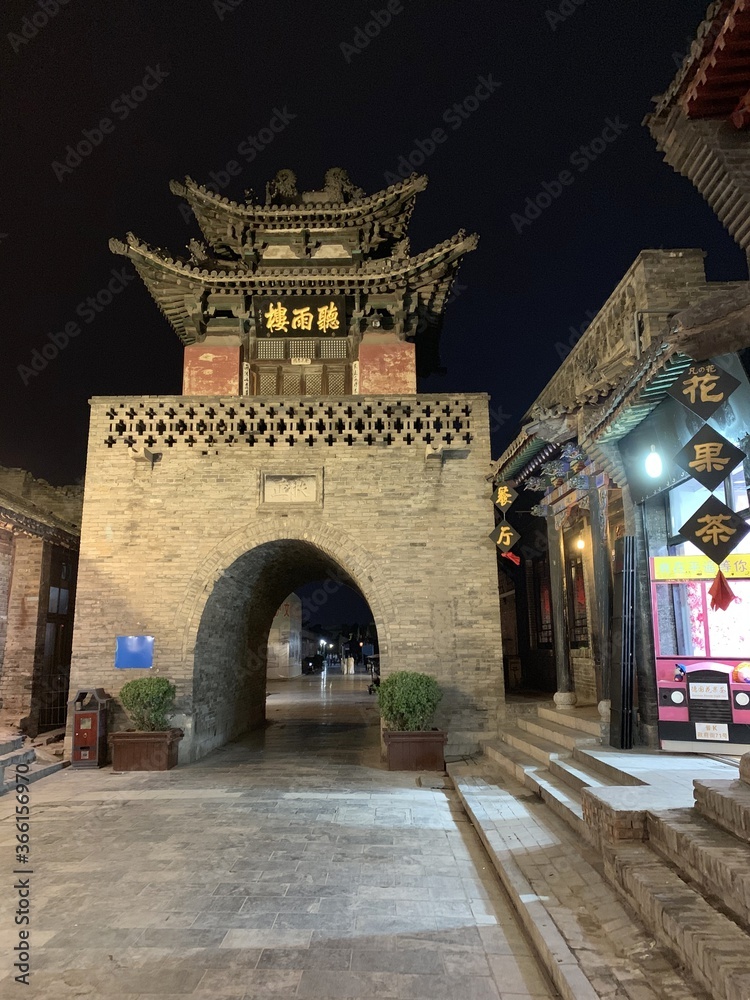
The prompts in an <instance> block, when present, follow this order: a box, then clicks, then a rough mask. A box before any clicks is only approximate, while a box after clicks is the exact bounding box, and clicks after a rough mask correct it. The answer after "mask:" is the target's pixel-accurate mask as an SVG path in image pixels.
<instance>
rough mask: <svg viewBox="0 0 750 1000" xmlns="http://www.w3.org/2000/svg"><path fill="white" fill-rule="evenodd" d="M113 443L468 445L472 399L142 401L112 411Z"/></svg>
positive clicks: (149, 445)
mask: <svg viewBox="0 0 750 1000" xmlns="http://www.w3.org/2000/svg"><path fill="white" fill-rule="evenodd" d="M107 417H108V419H109V428H108V430H109V433H108V435H107V437H106V438H105V440H104V444H106V445H107V446H108V447H109V448H114V447H115V446H116V445H119V444H124V445H126V446H127V447H129V448H133V447H137V448H141V447H143V446H144V445H145V446H146V447H147V448H152V449H154V448H155V449H166V448H179V447H185V446H186V447H188V448H194V447H196V446H197V447H198V448H215V447H217V446H219V445H221V446H231V445H238V446H242V445H244V446H250V447H257V446H270V447H291V446H293V445H297V444H299V445H303V446H305V445H307V446H309V447H315V446H320V445H326V446H328V447H333V446H334V445H339V446H340V445H345V446H350V447H351V446H354V445H368V446H373V445H381V446H382V445H386V446H390V445H418V444H444V445H452V446H454V447H456V446H459V447H468V446H469V445H470V444H471V442H472V440H473V435H472V430H471V406H470V405H469V404H468V403H467V402H465V401H461V400H451V399H427V400H424V399H423V400H420V399H419V398H417V399H415V400H412V401H409V402H400V401H396V402H388V401H386V400H378V401H375V402H367V401H364V400H353V399H320V400H310V399H307V400H306V399H294V400H289V399H285V400H264V401H260V400H257V399H253V400H244V399H238V400H234V401H232V402H224V401H222V402H216V401H214V402H208V401H207V402H205V403H199V402H194V401H191V402H186V403H178V402H175V403H171V404H170V403H165V402H158V401H149V400H143V401H142V402H139V403H133V402H128V403H122V404H114V405H112V406H110V407H109V409H108V410H107Z"/></svg>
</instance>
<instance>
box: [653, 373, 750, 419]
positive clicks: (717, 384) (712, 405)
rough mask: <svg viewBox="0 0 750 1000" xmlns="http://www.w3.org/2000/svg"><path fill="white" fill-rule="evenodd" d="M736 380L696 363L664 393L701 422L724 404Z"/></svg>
mask: <svg viewBox="0 0 750 1000" xmlns="http://www.w3.org/2000/svg"><path fill="white" fill-rule="evenodd" d="M739 384H740V383H739V380H738V379H736V378H735V377H734V375H730V374H729V372H725V371H724V369H723V368H720V367H719V366H718V365H714V364H712V363H711V362H710V361H696V362H695V363H694V364H692V365H691V366H690V367H689V368H688V370H687V371H686V372H684V373H683V374H682V375H680V377H679V378H678V379H677V381H676V382H675V383H674V385H672V386H671V387H670V388H669V389H667V392H668V393H669V395H670V396H674V398H675V399H676V400H677V401H678V402H679V403H682V405H683V406H687V408H688V409H689V410H692V411H693V413H696V414H697V415H698V416H699V417H701V419H702V420H708V418H709V417H710V416H711V414H712V413H714V412H715V411H716V410H718V408H719V407H720V406H721V405H722V404H724V403H726V401H727V400H728V399H729V397H730V396H731V395H732V393H733V392H734V390H735V389H736V388H737V386H738V385H739Z"/></svg>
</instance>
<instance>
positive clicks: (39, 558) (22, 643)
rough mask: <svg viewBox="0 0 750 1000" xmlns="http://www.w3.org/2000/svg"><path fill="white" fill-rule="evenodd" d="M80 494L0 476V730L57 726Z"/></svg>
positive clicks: (26, 476) (61, 720)
mask: <svg viewBox="0 0 750 1000" xmlns="http://www.w3.org/2000/svg"><path fill="white" fill-rule="evenodd" d="M82 502H83V490H82V489H81V488H80V487H76V486H70V487H63V488H56V487H54V486H50V485H49V483H46V482H44V480H40V479H35V478H34V477H33V476H32V475H31V474H30V473H28V472H25V471H24V470H23V469H6V468H0V726H3V727H8V728H13V729H16V728H18V729H21V730H23V731H24V732H25V733H27V734H28V735H29V736H36V735H37V734H38V733H40V732H46V731H48V730H51V729H56V728H58V727H59V726H63V725H65V717H66V713H67V698H68V681H69V676H70V657H71V641H72V633H73V612H74V608H75V586H76V573H77V567H78V546H79V538H80V530H81V529H80V524H81V506H82Z"/></svg>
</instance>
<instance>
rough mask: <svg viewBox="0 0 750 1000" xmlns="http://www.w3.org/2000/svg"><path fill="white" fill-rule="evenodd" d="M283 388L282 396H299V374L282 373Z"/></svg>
mask: <svg viewBox="0 0 750 1000" xmlns="http://www.w3.org/2000/svg"><path fill="white" fill-rule="evenodd" d="M283 385H284V388H283V389H282V392H283V394H284V395H285V396H286V395H289V394H292V395H299V392H300V376H299V372H294V371H293V372H288V371H285V372H284V379H283Z"/></svg>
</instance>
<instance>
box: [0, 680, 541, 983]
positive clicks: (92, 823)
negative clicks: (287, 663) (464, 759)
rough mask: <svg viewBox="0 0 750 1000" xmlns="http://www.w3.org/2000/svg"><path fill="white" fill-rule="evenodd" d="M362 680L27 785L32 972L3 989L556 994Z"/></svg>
mask: <svg viewBox="0 0 750 1000" xmlns="http://www.w3.org/2000/svg"><path fill="white" fill-rule="evenodd" d="M367 682H368V678H367V677H364V676H355V677H340V676H338V677H329V678H324V679H321V678H320V676H317V677H313V678H302V679H299V680H296V681H293V682H288V683H286V684H283V683H279V684H275V685H272V693H271V696H270V698H269V719H270V720H271V721H272V724H271V725H269V726H268V727H267V729H266V730H265V732H263V733H259V734H256V735H254V736H250V737H248V738H245V739H243V740H242V741H240V742H238V743H235V744H232V745H231V746H228V747H225V748H222V749H221V750H218V751H215V752H214V753H213V754H211V755H210V756H209V757H207V758H205V759H204V760H202V761H200V762H199V763H197V764H194V765H191V766H186V767H179V768H177V769H175V770H173V771H169V772H166V773H161V774H153V773H152V774H146V773H139V774H113V773H112V771H111V769H109V768H107V769H104V770H101V771H97V772H88V771H73V770H71V769H66V770H65V771H62V772H59V773H58V774H55V775H53V776H51V777H50V778H47V779H44V780H42V781H40V782H39V783H37V784H35V785H32V786H31V791H30V794H31V799H32V806H31V810H32V814H31V815H32V820H31V829H32V842H31V846H32V865H31V869H32V872H33V874H31V875H30V876H29V878H30V880H31V891H32V896H31V898H32V908H31V925H30V926H31V939H30V940H31V967H32V970H33V971H32V975H31V986H30V987H26V986H22V985H18V984H16V983H15V982H14V980H13V973H12V970H11V965H12V962H13V961H14V959H13V958H12V957H11V956H12V954H13V951H12V949H13V945H14V944H16V943H17V941H18V934H17V928H16V927H15V926H14V924H13V913H12V911H13V899H14V898H15V896H14V892H13V889H12V886H13V879H14V878H15V876H13V875H12V874H11V868H12V843H13V832H14V831H13V830H12V828H11V823H10V819H9V817H10V814H11V809H12V807H13V805H14V803H13V800H12V797H11V796H5V797H4V798H3V799H2V800H0V818H2V819H3V823H2V839H1V840H0V852H1V853H2V862H3V880H4V881H3V887H2V890H0V901H1V902H0V907H2V909H0V943H1V944H2V949H1V950H0V959H2V962H3V963H4V964H3V966H2V969H1V970H0V974H2V975H4V974H6V973H9V975H7V977H6V978H5V979H3V980H2V981H0V996H2V998H3V1000H6V998H11V997H16V996H18V997H19V998H20V997H25V998H30V997H33V998H35V1000H37V998H38V1000H48V998H49V1000H52V998H55V1000H67V998H72V997H87V998H90V1000H94V998H99V997H116V998H118V1000H125V998H127V1000H134V998H136V997H158V998H159V1000H171V998H173V997H195V998H196V1000H200V998H202V997H211V998H212V1000H228V998H240V997H245V998H247V1000H250V998H258V1000H262V998H266V997H279V996H287V997H317V998H321V1000H323V998H326V1000H328V998H336V997H351V998H360V997H363V998H364V997H378V998H401V997H402V998H419V997H425V998H430V1000H442V998H453V997H455V998H460V1000H522V998H529V997H533V998H550V997H553V996H555V993H554V991H553V990H552V988H551V987H550V986H549V985H548V983H547V981H546V979H545V978H544V976H543V974H542V973H541V971H540V968H539V965H538V963H537V960H536V959H535V958H534V957H532V953H531V950H530V948H529V946H528V944H527V942H526V939H525V938H524V936H523V933H522V931H521V930H520V929H519V925H518V924H517V922H516V919H515V916H514V914H513V912H512V910H511V906H510V903H509V902H508V901H507V899H506V897H505V895H504V893H503V891H502V889H501V888H500V887H499V882H498V879H497V877H496V875H495V873H494V870H493V868H492V865H491V864H490V862H489V860H488V858H487V855H486V854H485V853H484V850H483V848H482V846H481V844H480V842H479V839H478V837H477V835H476V834H475V832H474V830H473V827H472V826H471V824H470V823H469V822H468V820H467V817H466V815H465V813H464V812H463V811H462V809H461V807H460V805H459V802H458V799H457V797H456V796H455V794H453V793H451V794H448V793H446V792H445V791H443V790H442V789H436V788H429V787H420V786H419V785H418V783H417V780H416V778H415V776H414V775H408V774H403V773H389V772H387V771H385V770H383V769H382V766H381V764H380V760H379V741H378V733H379V730H378V726H377V713H376V709H375V702H374V698H371V697H370V696H368V695H367V693H366V686H367Z"/></svg>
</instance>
